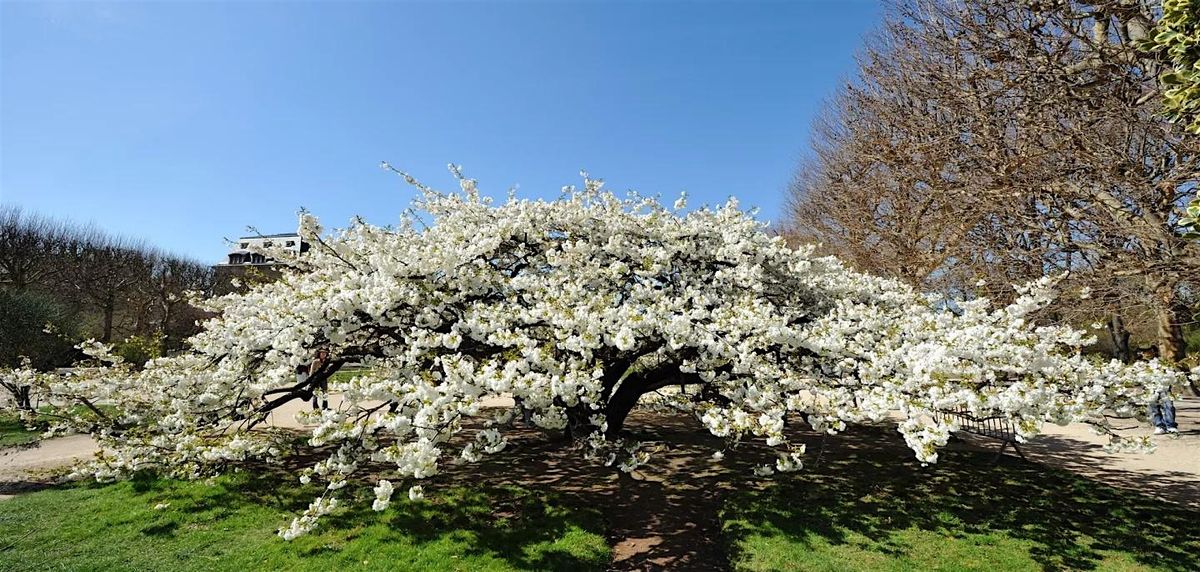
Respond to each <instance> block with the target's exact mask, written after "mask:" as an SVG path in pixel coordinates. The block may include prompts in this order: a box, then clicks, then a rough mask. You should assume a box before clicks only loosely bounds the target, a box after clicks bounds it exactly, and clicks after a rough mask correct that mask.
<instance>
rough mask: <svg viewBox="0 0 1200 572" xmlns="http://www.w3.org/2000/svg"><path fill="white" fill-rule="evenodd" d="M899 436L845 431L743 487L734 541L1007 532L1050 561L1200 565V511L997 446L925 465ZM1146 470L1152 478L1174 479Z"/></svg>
mask: <svg viewBox="0 0 1200 572" xmlns="http://www.w3.org/2000/svg"><path fill="white" fill-rule="evenodd" d="M897 440H898V438H897V437H896V436H895V434H894V431H890V432H889V431H887V430H886V429H883V428H877V429H876V428H863V429H858V430H855V431H853V432H850V433H847V434H843V435H841V436H839V438H838V439H837V440H836V444H835V448H836V449H838V450H837V451H834V452H833V454H831V455H828V456H827V457H826V458H827V459H828V461H827V462H825V463H822V465H821V466H818V467H814V468H812V469H811V470H806V471H805V472H803V473H800V474H797V475H796V476H795V478H790V479H781V480H779V481H777V482H776V483H774V484H773V485H772V486H770V487H768V488H766V489H764V490H759V491H746V492H743V493H740V494H739V496H738V497H737V499H736V500H735V502H734V503H732V505H731V506H730V507H729V508H728V512H727V514H726V517H727V519H728V521H729V524H728V526H727V528H726V533H727V534H728V535H729V536H730V539H731V541H733V542H734V543H736V541H738V540H740V539H743V538H745V537H746V536H748V535H749V534H767V535H783V536H785V537H786V538H787V540H788V541H790V542H795V543H799V544H801V545H805V546H809V547H812V543H813V542H814V541H815V540H817V539H820V540H822V541H824V542H827V543H829V544H834V545H837V544H847V543H849V542H851V541H852V539H851V538H850V535H851V533H854V534H858V535H862V536H865V537H866V538H868V539H870V540H871V541H873V543H875V548H874V549H875V550H878V551H880V552H883V553H885V554H889V555H893V556H899V555H901V554H902V553H903V552H904V547H903V546H901V545H899V544H896V543H895V541H894V538H895V536H894V534H895V533H896V532H899V531H902V530H905V529H910V528H916V529H920V530H933V531H938V532H939V533H941V534H944V535H947V536H950V537H955V538H963V537H966V536H968V535H974V534H988V533H999V534H1003V535H1005V536H1008V537H1011V538H1015V539H1021V540H1026V541H1029V542H1030V543H1031V544H1032V548H1031V550H1030V556H1031V557H1032V559H1033V560H1034V561H1035V562H1037V563H1038V564H1039V565H1041V566H1042V567H1043V569H1046V570H1063V569H1070V570H1089V569H1094V568H1096V566H1097V565H1098V564H1099V563H1100V561H1101V560H1102V559H1103V558H1104V554H1103V551H1106V550H1118V551H1122V552H1126V553H1129V554H1130V555H1132V556H1133V557H1134V559H1135V560H1137V561H1138V562H1140V563H1142V564H1146V565H1149V566H1153V567H1156V568H1160V569H1169V570H1188V571H1191V570H1197V569H1200V512H1198V511H1195V510H1192V509H1189V508H1188V507H1185V506H1182V505H1179V504H1175V503H1171V502H1166V501H1163V500H1159V499H1155V498H1151V497H1148V496H1145V495H1142V494H1138V493H1135V492H1132V491H1129V490H1123V489H1118V488H1114V487H1111V486H1108V485H1105V484H1100V483H1097V482H1095V481H1092V480H1089V479H1086V478H1083V477H1080V476H1077V475H1074V474H1072V473H1070V472H1067V471H1064V470H1060V469H1055V468H1050V467H1046V466H1044V465H1040V464H1037V463H1029V462H1024V461H1021V460H1019V459H1016V458H1012V457H1002V458H1001V460H1000V461H999V462H998V463H994V464H993V459H994V453H991V452H978V451H971V450H964V449H957V448H956V449H954V450H947V451H944V452H943V453H942V455H941V459H940V460H939V461H938V462H937V463H936V464H934V465H930V466H927V467H921V466H920V465H919V463H917V462H916V461H915V460H914V459H912V456H911V455H907V456H906V457H899V458H898V457H897V450H896V441H897ZM1081 462H1082V461H1081ZM1140 478H1141V479H1142V481H1143V482H1142V485H1143V488H1146V487H1150V486H1153V487H1159V486H1172V485H1171V484H1170V483H1169V482H1167V483H1159V482H1154V483H1148V482H1145V480H1146V476H1145V475H1140ZM1167 480H1168V481H1169V480H1170V479H1169V478H1168V479H1167ZM1081 539H1088V540H1086V541H1081ZM734 556H735V557H737V556H740V554H735V555H734Z"/></svg>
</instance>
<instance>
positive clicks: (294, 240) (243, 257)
mask: <svg viewBox="0 0 1200 572" xmlns="http://www.w3.org/2000/svg"><path fill="white" fill-rule="evenodd" d="M310 246H311V245H310V244H309V243H308V242H306V241H304V240H303V239H301V238H300V235H299V234H296V233H294V232H287V233H282V234H267V235H258V236H243V237H239V238H238V239H237V241H236V242H234V244H233V245H232V248H230V250H229V254H227V255H226V256H227V258H226V261H225V262H224V263H223V264H217V265H215V266H213V273H214V277H213V279H214V280H213V293H214V294H217V295H222V294H228V293H230V292H240V291H243V290H245V288H246V287H247V286H249V285H251V284H255V283H260V282H269V281H271V280H275V279H276V278H278V277H279V274H280V271H281V266H282V263H280V262H276V261H275V260H273V259H271V258H268V257H266V256H263V254H262V253H260V252H256V250H259V249H263V248H272V247H274V248H286V249H288V250H292V251H295V252H296V253H302V252H307V251H308V249H309V247H310ZM235 278H236V279H237V281H238V282H239V283H240V286H236V285H234V279H235Z"/></svg>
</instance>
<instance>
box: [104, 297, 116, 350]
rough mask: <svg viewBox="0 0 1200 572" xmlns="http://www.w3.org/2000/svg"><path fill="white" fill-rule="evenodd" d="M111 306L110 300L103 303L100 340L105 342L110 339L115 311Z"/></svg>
mask: <svg viewBox="0 0 1200 572" xmlns="http://www.w3.org/2000/svg"><path fill="white" fill-rule="evenodd" d="M113 306H114V304H113V302H111V301H110V302H108V303H107V304H105V305H104V335H102V336H100V341H102V342H104V343H106V344H107V343H109V342H111V341H112V331H113V312H114V311H115V309H114V308H113Z"/></svg>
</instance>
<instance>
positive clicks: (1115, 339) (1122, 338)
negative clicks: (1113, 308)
mask: <svg viewBox="0 0 1200 572" xmlns="http://www.w3.org/2000/svg"><path fill="white" fill-rule="evenodd" d="M1108 335H1109V337H1110V338H1111V339H1112V343H1113V353H1115V354H1116V358H1117V359H1119V360H1121V361H1122V362H1125V363H1130V362H1132V361H1133V352H1132V351H1130V349H1129V330H1127V329H1126V328H1125V320H1124V319H1123V318H1121V314H1118V313H1114V314H1113V315H1112V318H1111V319H1110V320H1109V322H1108Z"/></svg>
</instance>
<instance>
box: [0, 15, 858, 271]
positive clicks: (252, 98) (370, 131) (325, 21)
mask: <svg viewBox="0 0 1200 572" xmlns="http://www.w3.org/2000/svg"><path fill="white" fill-rule="evenodd" d="M879 16H880V8H879V6H878V5H876V3H874V2H867V1H861V2H855V1H843V2H836V1H828V2H818V1H815V0H814V1H807V2H806V1H794V2H774V3H756V2H729V3H716V2H690V3H667V2H638V3H635V2H622V3H603V2H589V3H581V2H535V3H516V2H488V3H466V2H453V3H413V2H390V3H388V2H378V3H370V2H309V3H300V2H262V3H245V2H220V3H218V2H208V3H199V2H196V3H190V2H189V3H184V2H154V3H127V2H121V3H98V2H79V3H43V2H38V3H33V2H3V3H0V200H2V201H3V202H4V203H15V204H18V205H22V206H24V207H26V208H29V209H32V210H36V211H39V212H42V213H45V214H50V215H54V216H59V217H65V218H70V219H74V220H77V221H81V222H87V221H92V222H94V223H95V224H97V225H98V226H100V227H101V228H104V229H106V230H109V231H111V232H114V233H119V234H124V235H129V236H132V237H137V238H144V239H145V240H147V241H148V242H150V243H152V244H154V245H157V246H160V247H162V248H165V249H168V250H171V251H175V252H178V253H181V254H186V255H191V256H194V257H197V258H200V259H203V260H206V261H213V262H216V261H219V260H220V259H221V258H222V256H223V253H224V252H225V250H226V244H225V243H224V241H223V239H224V238H225V237H236V236H238V235H241V234H244V232H243V231H244V229H245V227H246V226H247V225H253V226H256V227H257V228H258V229H259V230H261V231H262V232H264V233H273V232H285V231H289V230H293V229H294V228H295V212H296V210H297V209H298V208H299V207H301V206H303V207H306V208H308V209H309V210H311V211H313V212H314V213H316V214H317V215H318V216H319V217H321V219H322V222H323V223H325V224H326V226H344V225H345V223H346V221H348V220H349V218H350V217H351V216H352V215H354V214H361V215H363V216H364V217H365V218H366V219H367V220H369V221H371V222H373V223H377V224H390V223H393V222H395V221H396V220H398V216H399V213H400V212H401V211H402V210H403V209H404V208H405V206H406V205H407V204H408V202H409V201H410V200H411V198H412V192H411V190H410V189H409V188H408V187H407V186H406V185H404V183H403V181H401V180H400V179H399V178H397V177H395V176H392V175H389V174H387V173H385V172H383V171H382V170H381V169H379V167H378V165H379V162H380V161H383V160H386V161H388V162H390V163H392V164H393V165H396V166H397V167H399V168H402V169H405V170H407V171H410V172H412V173H413V174H414V175H416V176H417V177H418V178H420V179H421V180H422V181H424V182H425V183H427V184H430V185H431V186H434V187H436V188H443V189H452V188H454V187H455V186H456V185H455V184H454V181H453V179H452V178H451V177H450V175H449V174H448V173H447V171H446V168H445V165H446V164H447V163H450V162H454V163H458V164H461V165H463V166H464V168H465V170H466V173H467V174H468V175H469V176H471V177H473V178H476V179H478V180H479V181H480V186H481V188H482V189H483V190H484V191H485V192H490V193H492V194H495V195H497V196H503V195H504V193H505V192H506V191H507V189H508V188H509V187H511V186H513V185H519V189H520V190H519V192H520V193H521V194H522V195H525V196H531V197H534V196H547V197H552V196H555V195H557V194H558V190H559V189H560V188H561V187H562V186H563V185H566V184H574V183H578V182H579V177H578V172H579V170H580V169H587V170H588V171H589V172H590V173H591V174H592V175H593V176H597V177H601V178H604V179H605V180H606V182H607V184H608V187H609V188H610V189H614V190H618V191H619V190H624V189H637V190H638V191H640V192H643V193H650V194H653V193H662V194H663V195H664V196H671V197H673V196H675V195H677V194H678V193H679V192H680V191H687V192H688V194H689V195H690V196H691V197H692V203H693V204H696V203H699V202H712V203H715V202H720V201H724V200H725V198H727V197H728V196H730V195H734V196H737V197H738V198H739V199H741V201H742V204H743V205H744V206H758V207H760V208H761V214H760V216H761V217H762V218H764V219H767V220H773V221H774V220H777V218H778V215H779V212H780V207H781V204H782V202H783V192H784V189H785V187H786V185H787V182H788V180H789V178H790V177H791V174H792V172H793V170H794V168H795V165H796V162H797V161H798V160H799V158H800V157H801V156H802V154H803V153H805V152H806V149H807V146H808V129H809V125H810V123H811V121H812V119H813V117H814V115H815V114H816V113H817V111H818V110H819V108H820V106H821V104H822V102H823V101H824V100H826V99H827V98H828V97H830V96H831V95H832V94H833V92H834V90H835V89H836V87H837V85H838V83H839V82H841V81H842V80H844V79H845V78H847V77H849V76H850V74H852V73H853V66H854V63H853V62H854V60H853V55H854V52H855V50H857V48H858V46H859V45H860V43H861V40H862V36H863V34H864V33H867V32H869V31H870V30H871V29H872V28H874V27H875V26H876V25H877V24H878V19H879Z"/></svg>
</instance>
